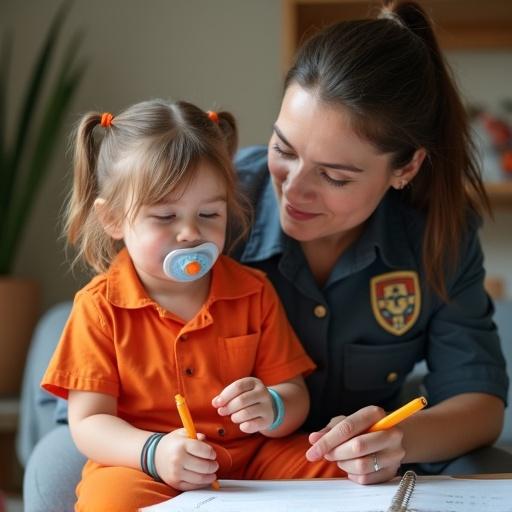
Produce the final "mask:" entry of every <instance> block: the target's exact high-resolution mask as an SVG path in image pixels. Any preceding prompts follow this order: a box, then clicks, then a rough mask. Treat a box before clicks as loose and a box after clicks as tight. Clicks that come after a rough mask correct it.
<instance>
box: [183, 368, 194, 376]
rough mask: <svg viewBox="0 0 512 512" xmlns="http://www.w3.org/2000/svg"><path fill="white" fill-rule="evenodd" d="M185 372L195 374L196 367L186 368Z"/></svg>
mask: <svg viewBox="0 0 512 512" xmlns="http://www.w3.org/2000/svg"><path fill="white" fill-rule="evenodd" d="M185 373H186V374H187V375H193V374H194V368H187V369H186V370H185Z"/></svg>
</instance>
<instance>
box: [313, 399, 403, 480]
mask: <svg viewBox="0 0 512 512" xmlns="http://www.w3.org/2000/svg"><path fill="white" fill-rule="evenodd" d="M384 416H385V412H384V410H383V409H381V408H380V407H376V406H369V407H364V408H363V409H360V410H359V411H357V412H355V413H354V414H351V415H350V416H337V417H335V418H333V419H332V420H331V421H330V422H329V424H328V425H327V426H326V427H325V428H324V429H322V430H321V431H319V432H312V433H311V434H310V436H309V442H310V443H311V444H312V445H313V446H312V447H311V448H310V449H309V450H308V451H307V452H306V458H307V459H308V460H309V461H315V460H320V459H321V458H322V457H323V458H324V459H326V460H330V461H334V462H336V464H337V466H338V467H339V468H340V469H342V470H343V471H345V472H346V473H347V476H348V478H349V479H350V480H353V481H354V482H357V483H360V484H375V483H378V482H385V481H387V480H390V479H391V478H393V477H394V476H395V475H396V473H397V471H398V468H399V467H400V464H401V462H402V459H403V458H404V456H405V450H404V447H403V445H402V438H403V434H402V431H401V430H400V429H399V428H398V427H394V428H391V429H389V430H383V431H380V432H367V431H368V429H369V428H370V427H371V426H372V425H373V424H374V423H375V422H376V421H378V420H380V419H381V418H383V417H384Z"/></svg>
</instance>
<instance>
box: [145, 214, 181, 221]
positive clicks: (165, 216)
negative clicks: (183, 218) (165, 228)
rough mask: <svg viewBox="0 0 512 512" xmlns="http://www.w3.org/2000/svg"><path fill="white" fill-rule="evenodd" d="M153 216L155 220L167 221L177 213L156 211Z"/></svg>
mask: <svg viewBox="0 0 512 512" xmlns="http://www.w3.org/2000/svg"><path fill="white" fill-rule="evenodd" d="M151 217H152V218H153V219H155V220H158V221H162V222H165V221H170V220H172V219H174V218H175V217H176V215H175V214H174V213H166V214H164V213H154V214H152V215H151Z"/></svg>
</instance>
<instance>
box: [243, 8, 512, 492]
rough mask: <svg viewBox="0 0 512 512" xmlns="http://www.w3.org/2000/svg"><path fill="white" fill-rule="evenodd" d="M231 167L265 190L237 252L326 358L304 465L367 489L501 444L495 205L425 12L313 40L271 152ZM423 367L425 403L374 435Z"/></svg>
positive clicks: (503, 389)
mask: <svg viewBox="0 0 512 512" xmlns="http://www.w3.org/2000/svg"><path fill="white" fill-rule="evenodd" d="M267 167H268V171H269V173H268V172H267ZM238 169H239V172H240V174H241V176H242V178H243V179H244V181H245V182H246V184H248V185H247V186H248V187H249V189H251V187H252V188H253V189H254V188H259V191H258V192H256V193H257V194H258V196H257V200H256V220H255V223H254V227H253V230H252V234H251V236H250V238H249V240H248V241H247V243H246V245H245V247H244V250H243V252H242V253H241V256H240V259H241V261H242V262H244V263H246V264H251V265H254V266H257V267H259V268H261V269H263V270H265V271H266V272H267V274H268V276H269V277H270V279H271V280H272V281H273V284H274V286H275V287H276V289H277V290H278V293H279V295H280V297H281V300H282V301H283V302H284V304H285V307H286V309H287V313H288V316H289V318H290V320H291V322H292V324H293V326H294V328H295V330H296V331H297V332H298V333H299V338H300V339H301V341H302V343H303V344H304V346H305V347H306V350H307V351H308V353H309V354H310V355H311V356H312V357H313V359H314V360H315V362H316V363H317V365H318V366H319V370H318V371H316V372H315V373H314V374H313V375H312V376H310V377H309V380H308V385H309V389H310V393H311V397H312V401H311V403H312V410H311V413H310V415H309V418H308V420H307V422H306V424H305V428H306V429H307V430H309V431H313V433H312V434H311V436H310V441H311V442H312V443H313V446H312V448H311V449H310V450H309V451H308V452H307V454H306V456H307V458H308V459H309V460H311V461H313V460H318V459H319V458H321V457H326V458H328V459H329V460H333V461H336V462H337V464H338V466H339V467H340V468H341V469H343V470H345V471H346V472H347V473H348V475H349V478H351V479H353V480H355V481H357V482H360V483H374V482H381V481H385V480H388V479H390V478H392V477H393V476H395V474H396V473H397V470H398V468H399V467H400V465H401V464H410V463H415V464H418V463H421V464H424V466H423V467H422V468H417V469H418V470H419V471H424V472H439V471H440V470H442V468H443V464H437V465H432V464H430V465H425V464H426V463H432V462H439V461H446V462H445V463H444V466H447V465H448V462H449V461H450V460H451V459H453V458H456V457H460V456H461V455H463V454H465V453H468V452H470V451H472V450H475V449H477V448H479V447H482V446H486V445H490V444H492V443H493V442H494V441H495V440H496V438H497V437H498V436H499V433H500V432H501V428H502V422H503V410H504V401H505V400H506V393H507V386H508V381H507V376H506V373H505V369H504V363H503V357H502V354H501V351H500V346H499V339H498V337H497V334H496V331H495V327H494V324H493V322H492V313H493V306H492V303H491V301H490V300H489V298H488V297H487V295H486V293H485V291H484V288H483V278H484V270H483V267H482V252H481V249H480V245H479V241H478V236H477V233H476V230H477V227H478V225H479V219H480V217H481V215H482V213H483V212H484V211H485V210H486V209H488V200H487V197H486V195H485V191H484V187H483V184H482V181H481V178H480V175H479V171H478V166H477V163H476V161H475V157H474V154H473V148H472V145H471V142H470V138H469V129H468V122H467V117H466V114H465V112H464V109H463V106H462V104H461V100H460V98H459V96H458V94H457V91H456V88H455V86H454V84H453V81H452V79H451V77H450V75H449V72H448V70H447V67H446V65H445V63H444V60H443V57H442V55H441V53H440V50H439V47H438V45H437V42H436V40H435V36H434V34H433V32H432V28H431V26H430V24H429V21H428V20H427V19H426V16H425V14H424V13H423V11H422V10H421V9H420V8H419V7H418V6H416V5H414V4H411V3H407V4H403V5H402V6H398V7H397V8H396V9H395V10H394V11H393V10H388V9H384V10H383V13H382V15H381V17H380V19H378V20H370V21H354V22H349V23H344V24H338V25H334V26H333V27H331V28H328V29H326V30H324V31H323V32H321V33H320V34H319V35H317V36H315V37H313V38H312V39H310V40H309V41H308V42H306V43H305V45H304V46H303V47H302V49H301V50H300V52H299V54H298V56H297V59H296V62H295V63H294V65H293V67H292V68H291V69H290V71H289V72H288V75H287V77H286V81H285V94H284V98H283V102H282V105H281V110H280V112H279V116H278V118H277V120H276V122H275V124H274V129H273V134H272V137H271V139H270V143H269V146H268V153H267V151H266V150H262V149H258V148H255V149H254V148H253V149H249V150H246V151H245V153H244V154H243V155H242V156H241V158H240V159H239V162H238ZM254 184H257V186H255V185H254ZM271 189H273V192H272V191H271ZM254 194H255V192H254V191H253V193H252V195H253V196H254ZM277 212H279V214H278V213H277ZM421 359H426V361H427V364H428V367H429V370H430V373H429V374H428V376H427V377H426V379H425V387H426V391H427V393H428V396H429V400H430V404H431V407H430V408H429V409H427V410H425V411H422V412H420V413H418V414H416V415H415V416H413V417H412V418H410V419H409V420H407V421H405V422H403V423H402V424H401V425H400V426H399V427H397V428H394V429H391V430H389V431H387V432H380V433H378V434H375V435H373V434H365V432H366V431H367V429H368V428H369V427H370V426H371V425H372V424H373V423H374V422H375V421H377V420H378V419H379V417H380V416H379V414H381V411H380V410H379V408H376V407H375V406H374V405H378V406H380V407H382V408H384V409H388V410H389V409H391V408H393V407H395V406H396V405H397V399H398V398H399V394H400V390H401V387H402V384H403V382H404V378H405V376H406V375H407V373H409V372H410V371H411V369H412V367H413V366H414V364H415V363H416V362H417V361H419V360H421ZM370 404H372V405H371V406H369V405H370ZM340 414H342V415H344V416H339V415H340ZM476 418H478V421H476ZM326 425H327V427H325V426H326ZM324 427H325V428H324ZM461 433H464V435H461ZM494 455H495V456H496V455H497V454H494ZM483 456H485V455H483ZM502 456H503V460H504V461H505V462H506V463H505V466H504V467H506V468H508V470H509V471H510V470H511V469H512V458H511V457H510V456H508V454H502ZM472 459H473V460H474V459H475V457H472ZM462 462H463V461H459V464H462ZM495 462H496V464H497V465H499V464H498V461H497V460H496V461H495ZM452 468H453V466H452ZM464 470H467V471H469V472H471V471H475V470H478V471H485V470H486V469H485V467H483V466H478V465H476V466H474V465H472V466H467V467H466V468H464V467H461V471H464Z"/></svg>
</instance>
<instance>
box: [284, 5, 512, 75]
mask: <svg viewBox="0 0 512 512" xmlns="http://www.w3.org/2000/svg"><path fill="white" fill-rule="evenodd" d="M417 1H418V3H419V4H421V5H422V6H423V7H424V9H425V10H426V12H427V13H429V15H430V16H431V18H432V19H433V20H434V25H435V30H436V33H437V37H438V39H439V42H440V44H441V46H442V47H443V48H444V49H449V50H483V49H487V50H488V49H493V50H511V49H512V8H511V1H510V0H485V1H482V0H417ZM381 6H382V0H282V8H283V38H284V39H283V64H284V68H285V69H287V68H288V67H289V65H290V63H291V61H292V58H293V54H294V53H295V50H296V48H297V46H298V45H299V43H300V42H301V41H302V40H303V39H304V38H306V37H308V36H310V35H311V34H313V33H314V32H316V31H317V30H318V29H320V28H322V27H324V26H326V25H329V24H331V23H334V22H337V21H343V20H349V19H361V18H368V17H374V15H375V13H377V12H378V11H379V9H380V7H381Z"/></svg>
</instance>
